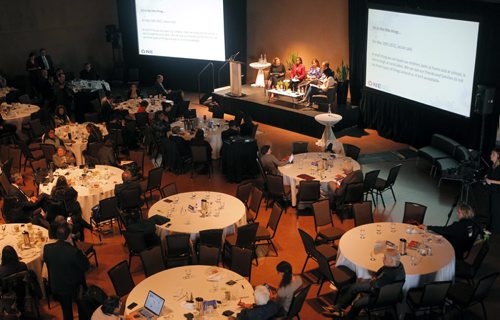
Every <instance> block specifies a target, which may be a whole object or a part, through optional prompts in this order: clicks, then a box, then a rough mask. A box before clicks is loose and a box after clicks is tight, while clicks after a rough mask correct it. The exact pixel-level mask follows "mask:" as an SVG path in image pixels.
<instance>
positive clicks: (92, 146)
mask: <svg viewBox="0 0 500 320" xmlns="http://www.w3.org/2000/svg"><path fill="white" fill-rule="evenodd" d="M103 146H104V142H92V143H89V144H88V145H87V150H85V154H86V155H88V156H91V157H93V158H96V159H98V158H99V157H98V153H99V150H101V148H102V147H103Z"/></svg>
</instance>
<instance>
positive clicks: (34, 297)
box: [1, 270, 42, 319]
mask: <svg viewBox="0 0 500 320" xmlns="http://www.w3.org/2000/svg"><path fill="white" fill-rule="evenodd" d="M36 282H37V277H36V274H35V273H34V272H33V271H30V270H27V271H20V272H17V273H14V274H11V275H9V276H6V277H4V278H2V281H1V287H2V303H3V306H2V308H3V309H4V310H2V319H3V318H4V317H5V319H30V318H35V319H40V301H39V300H40V298H41V296H42V292H41V290H40V288H39V285H38V283H36ZM11 297H12V298H11ZM14 304H17V308H16V309H17V311H20V316H19V317H16V316H14V317H12V318H11V317H9V316H8V315H7V314H5V312H7V313H10V312H9V311H12V314H15V313H16V312H15V311H14V310H10V308H11V306H12V305H14ZM20 307H21V308H20ZM26 307H28V308H26Z"/></svg>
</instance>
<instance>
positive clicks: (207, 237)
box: [198, 229, 224, 248]
mask: <svg viewBox="0 0 500 320" xmlns="http://www.w3.org/2000/svg"><path fill="white" fill-rule="evenodd" d="M223 232H224V230H223V229H208V230H202V231H200V238H199V239H198V245H206V246H210V247H216V248H220V247H222V234H223Z"/></svg>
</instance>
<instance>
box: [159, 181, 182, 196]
mask: <svg viewBox="0 0 500 320" xmlns="http://www.w3.org/2000/svg"><path fill="white" fill-rule="evenodd" d="M178 193H179V192H177V185H176V184H175V182H172V183H169V184H167V185H166V186H164V187H163V188H161V194H162V195H163V197H165V198H166V197H170V196H173V195H176V194H178Z"/></svg>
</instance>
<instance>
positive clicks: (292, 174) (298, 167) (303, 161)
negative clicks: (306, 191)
mask: <svg viewBox="0 0 500 320" xmlns="http://www.w3.org/2000/svg"><path fill="white" fill-rule="evenodd" d="M324 158H326V159H327V164H328V166H329V168H328V169H327V170H318V168H319V166H321V165H322V164H321V162H322V161H323V160H322V159H324ZM345 161H348V162H351V163H352V164H353V169H354V170H359V169H360V168H361V167H360V165H359V163H357V162H356V161H355V160H353V159H351V158H348V157H338V158H334V157H333V155H332V154H331V153H327V152H309V153H301V154H296V155H294V160H293V163H291V164H287V165H284V166H282V167H278V170H279V171H280V172H281V174H282V175H283V183H284V184H285V185H289V186H290V187H291V190H292V192H291V198H292V199H291V200H292V206H295V205H297V191H298V190H299V184H300V181H301V180H303V179H301V178H299V177H297V176H298V175H301V174H307V175H309V176H311V177H314V178H315V179H316V180H319V181H320V182H321V189H322V191H323V192H324V193H326V192H327V190H328V182H330V181H334V180H335V178H336V176H337V175H342V176H345V174H344V172H343V171H342V169H343V168H344V162H345Z"/></svg>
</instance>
